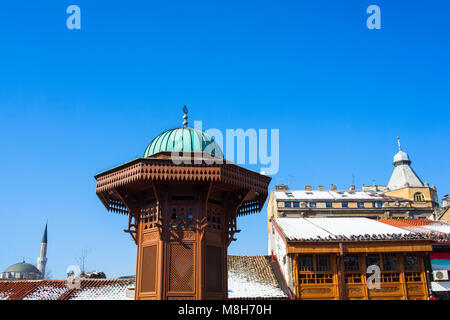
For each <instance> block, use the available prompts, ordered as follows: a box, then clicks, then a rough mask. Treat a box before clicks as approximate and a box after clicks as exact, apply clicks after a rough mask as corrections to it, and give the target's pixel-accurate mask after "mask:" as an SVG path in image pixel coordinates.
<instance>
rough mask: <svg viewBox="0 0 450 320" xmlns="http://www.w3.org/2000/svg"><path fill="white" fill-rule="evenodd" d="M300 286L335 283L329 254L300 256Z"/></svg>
mask: <svg viewBox="0 0 450 320" xmlns="http://www.w3.org/2000/svg"><path fill="white" fill-rule="evenodd" d="M297 265H298V281H299V283H300V284H323V283H333V282H334V280H333V272H332V267H331V259H330V256H329V255H327V254H314V255H311V254H309V255H299V256H298V259H297Z"/></svg>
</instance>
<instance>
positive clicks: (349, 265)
mask: <svg viewBox="0 0 450 320" xmlns="http://www.w3.org/2000/svg"><path fill="white" fill-rule="evenodd" d="M344 270H345V271H359V261H358V256H357V255H356V254H352V255H346V256H344Z"/></svg>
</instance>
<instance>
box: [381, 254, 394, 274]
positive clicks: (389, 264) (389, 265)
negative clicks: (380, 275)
mask: <svg viewBox="0 0 450 320" xmlns="http://www.w3.org/2000/svg"><path fill="white" fill-rule="evenodd" d="M397 270H398V265H397V256H396V255H395V254H394V253H384V254H383V271H397Z"/></svg>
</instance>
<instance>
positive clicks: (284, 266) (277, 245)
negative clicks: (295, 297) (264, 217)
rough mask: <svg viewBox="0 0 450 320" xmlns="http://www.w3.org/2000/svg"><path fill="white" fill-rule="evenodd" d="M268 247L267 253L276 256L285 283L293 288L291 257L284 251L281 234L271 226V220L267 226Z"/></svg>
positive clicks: (284, 246) (284, 245)
mask: <svg viewBox="0 0 450 320" xmlns="http://www.w3.org/2000/svg"><path fill="white" fill-rule="evenodd" d="M268 238H269V248H268V254H269V255H272V254H273V256H274V257H276V258H277V260H278V263H279V265H280V269H281V272H282V273H283V276H284V278H285V279H286V282H287V285H288V286H289V288H291V290H293V288H294V279H293V277H292V261H291V260H292V259H290V257H289V256H288V255H287V253H286V249H287V248H286V244H285V242H284V241H283V239H282V237H281V235H280V234H279V233H278V231H277V230H276V229H275V227H274V226H273V222H270V228H269V237H268Z"/></svg>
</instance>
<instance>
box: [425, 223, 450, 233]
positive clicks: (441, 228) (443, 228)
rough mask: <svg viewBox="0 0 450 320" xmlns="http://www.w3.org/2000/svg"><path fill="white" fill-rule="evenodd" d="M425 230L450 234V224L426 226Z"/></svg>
mask: <svg viewBox="0 0 450 320" xmlns="http://www.w3.org/2000/svg"><path fill="white" fill-rule="evenodd" d="M424 228H426V229H431V230H433V231H437V232H442V233H447V234H450V224H445V223H433V224H429V225H425V226H424Z"/></svg>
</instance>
